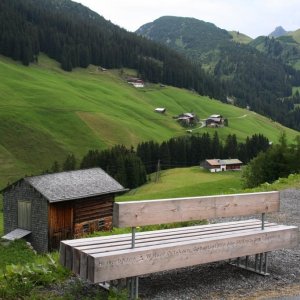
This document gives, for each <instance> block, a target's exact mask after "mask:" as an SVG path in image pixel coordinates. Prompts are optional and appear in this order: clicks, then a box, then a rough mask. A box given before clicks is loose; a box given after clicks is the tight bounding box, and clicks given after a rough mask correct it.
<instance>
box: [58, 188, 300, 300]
mask: <svg viewBox="0 0 300 300" xmlns="http://www.w3.org/2000/svg"><path fill="white" fill-rule="evenodd" d="M279 208H280V199H279V193H278V192H265V193H251V194H238V195H222V196H207V197H193V198H177V199H164V200H150V201H135V202H119V203H115V205H114V217H113V223H114V226H116V227H132V233H131V234H121V235H115V236H107V237H95V238H83V239H78V240H69V241H62V242H61V246H60V261H61V263H62V264H63V265H64V266H66V267H67V268H69V269H71V270H72V271H73V272H74V273H75V274H78V275H79V276H80V277H81V278H83V279H87V280H89V281H91V282H93V283H100V282H105V281H110V280H115V279H121V278H130V277H131V278H135V280H132V281H131V282H132V286H131V290H132V295H131V296H132V297H134V295H135V297H137V293H138V279H137V278H138V277H137V276H141V275H146V274H150V273H154V272H160V271H165V270H172V269H177V268H183V267H188V266H194V265H199V264H204V263H210V262H216V261H221V260H232V259H235V260H236V262H235V264H236V265H237V266H239V267H242V268H245V269H249V270H252V271H255V272H257V273H259V274H263V275H266V274H268V273H267V271H268V270H267V267H268V256H267V253H268V252H269V251H273V250H277V249H282V248H292V247H296V246H297V245H298V228H297V227H295V226H285V225H278V224H275V223H270V222H266V221H265V214H266V213H270V212H278V211H279ZM256 214H262V219H261V220H257V219H249V220H240V221H232V222H226V223H217V224H210V225H201V226H189V227H181V228H174V229H166V230H156V231H148V232H138V233H136V230H135V228H136V227H138V226H145V225H153V224H166V223H173V222H184V221H195V220H204V219H211V218H221V217H222V218H223V217H235V216H250V215H256ZM251 255H253V259H250V256H251ZM250 261H251V262H253V263H252V265H251V266H250Z"/></svg>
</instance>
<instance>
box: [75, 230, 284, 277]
mask: <svg viewBox="0 0 300 300" xmlns="http://www.w3.org/2000/svg"><path fill="white" fill-rule="evenodd" d="M271 226H276V224H272V225H271V224H270V226H269V227H271ZM277 226H278V225H277ZM253 229H254V228H248V230H244V231H243V232H249V231H250V230H253ZM231 234H232V232H228V231H227V232H219V233H216V234H214V237H226V236H228V235H231ZM209 236H211V235H209V234H202V235H196V236H181V237H180V238H177V239H175V238H172V239H156V240H146V241H142V242H139V241H136V244H135V249H137V248H139V249H141V248H145V247H149V246H158V247H159V246H160V245H164V244H168V245H171V244H174V243H178V242H192V241H195V240H198V241H199V240H201V239H205V238H207V237H209ZM129 249H131V243H130V241H127V243H124V242H123V243H120V245H113V246H112V245H110V246H108V247H106V248H105V247H100V245H98V247H97V248H91V249H90V248H89V249H86V250H79V249H78V248H73V266H72V271H73V272H74V273H76V274H79V273H81V272H83V273H84V274H86V273H87V270H81V269H80V268H82V267H87V258H88V255H96V254H101V253H105V252H109V253H111V254H113V252H116V251H119V250H129ZM82 254H85V255H84V256H82ZM82 259H85V260H86V261H85V262H83V264H81V263H82V261H81V260H82Z"/></svg>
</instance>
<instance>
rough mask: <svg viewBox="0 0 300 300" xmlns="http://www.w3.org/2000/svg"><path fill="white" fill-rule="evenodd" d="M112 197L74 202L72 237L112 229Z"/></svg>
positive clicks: (99, 197) (106, 196)
mask: <svg viewBox="0 0 300 300" xmlns="http://www.w3.org/2000/svg"><path fill="white" fill-rule="evenodd" d="M113 203H114V196H113V195H105V196H98V197H94V198H90V199H80V200H76V201H75V203H74V237H81V236H83V235H85V234H87V233H92V232H94V231H105V230H110V229H111V228H112V214H113Z"/></svg>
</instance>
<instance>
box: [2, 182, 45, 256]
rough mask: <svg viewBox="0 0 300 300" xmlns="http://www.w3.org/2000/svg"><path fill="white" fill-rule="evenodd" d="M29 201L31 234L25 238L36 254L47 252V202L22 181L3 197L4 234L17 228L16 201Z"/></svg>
mask: <svg viewBox="0 0 300 300" xmlns="http://www.w3.org/2000/svg"><path fill="white" fill-rule="evenodd" d="M19 200H28V201H31V230H30V231H31V234H30V235H29V236H28V237H27V238H26V239H27V241H29V242H30V243H31V244H32V246H33V247H34V249H35V250H36V251H38V252H47V251H48V202H47V200H46V199H45V198H44V197H43V196H42V195H41V194H40V193H38V192H37V191H35V190H34V189H33V188H32V187H31V186H30V185H29V184H28V183H26V182H25V181H24V180H22V181H20V182H18V183H17V184H15V185H13V186H12V187H10V188H9V189H8V190H6V191H5V192H4V195H3V215H4V232H5V234H6V233H9V232H11V231H12V230H14V229H16V228H18V201H19Z"/></svg>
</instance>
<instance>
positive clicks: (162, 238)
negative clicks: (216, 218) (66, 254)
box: [73, 223, 277, 253]
mask: <svg viewBox="0 0 300 300" xmlns="http://www.w3.org/2000/svg"><path fill="white" fill-rule="evenodd" d="M276 225H277V224H275V223H268V224H266V225H265V227H271V226H276ZM249 229H260V226H257V225H256V226H255V225H254V226H247V227H243V228H241V227H235V228H227V229H221V228H220V229H218V230H214V231H192V232H185V233H176V234H169V235H156V236H155V235H153V236H151V237H148V238H144V239H141V238H139V236H138V235H136V239H135V246H136V247H140V246H145V245H148V244H150V243H153V242H154V243H164V242H165V243H172V242H174V241H175V242H176V241H181V240H185V239H195V238H200V237H208V236H210V235H214V236H216V235H218V234H228V233H229V234H231V233H232V232H236V231H240V232H242V231H245V230H249ZM122 245H125V246H126V247H127V248H128V246H129V247H130V246H131V238H130V239H126V240H121V241H115V242H109V243H101V241H99V243H97V244H93V245H84V246H78V247H74V248H73V249H77V250H80V251H85V252H86V253H88V252H87V251H88V250H93V249H98V250H97V251H99V252H105V251H108V250H111V251H114V249H116V247H118V246H122Z"/></svg>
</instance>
